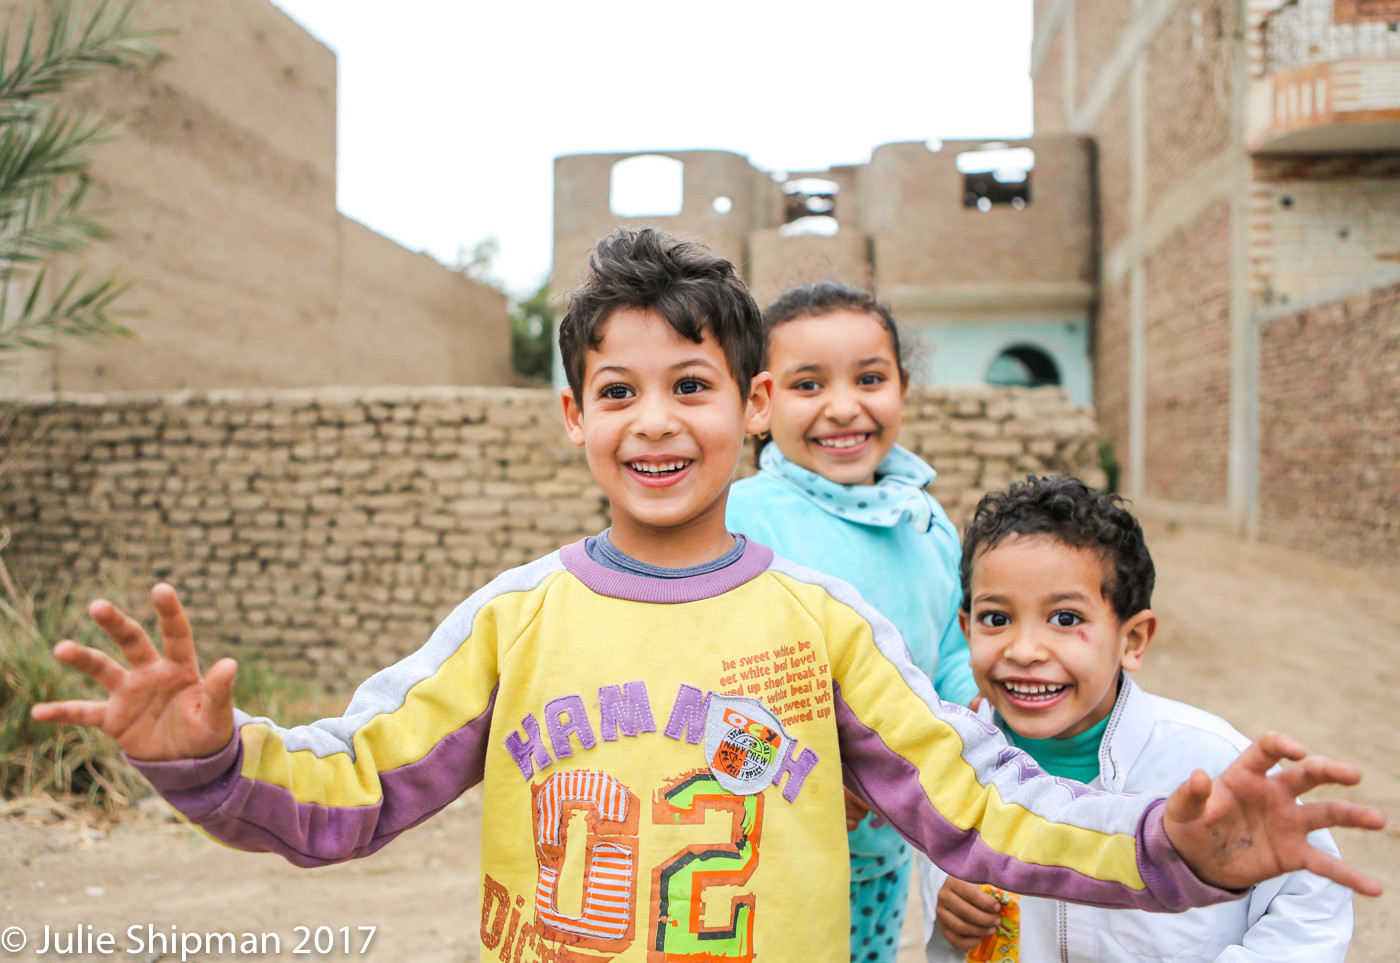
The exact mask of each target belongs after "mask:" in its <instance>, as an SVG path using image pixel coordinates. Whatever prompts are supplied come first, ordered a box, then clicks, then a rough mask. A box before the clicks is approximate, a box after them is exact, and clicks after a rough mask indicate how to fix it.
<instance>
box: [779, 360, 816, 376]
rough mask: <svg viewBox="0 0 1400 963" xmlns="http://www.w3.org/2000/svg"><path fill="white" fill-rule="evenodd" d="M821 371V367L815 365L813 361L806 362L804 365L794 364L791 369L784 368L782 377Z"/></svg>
mask: <svg viewBox="0 0 1400 963" xmlns="http://www.w3.org/2000/svg"><path fill="white" fill-rule="evenodd" d="M821 370H823V368H822V366H821V365H819V364H817V363H816V362H815V361H808V362H807V363H806V364H795V365H793V366H792V367H791V368H785V369H784V370H783V377H787V376H788V375H795V374H801V373H802V372H804V371H821Z"/></svg>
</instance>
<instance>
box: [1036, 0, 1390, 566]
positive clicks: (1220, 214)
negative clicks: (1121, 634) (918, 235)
mask: <svg viewBox="0 0 1400 963" xmlns="http://www.w3.org/2000/svg"><path fill="white" fill-rule="evenodd" d="M1035 19H1036V24H1035V40H1034V46H1033V53H1032V74H1033V77H1034V81H1035V124H1036V134H1037V136H1040V135H1043V134H1060V133H1071V134H1078V135H1082V136H1089V137H1092V138H1093V140H1094V142H1095V143H1096V145H1097V151H1098V155H1097V165H1096V167H1097V175H1096V178H1097V182H1098V196H1099V205H1098V207H1099V210H1098V227H1099V264H1098V274H1099V276H1098V290H1099V297H1098V306H1097V311H1096V314H1095V323H1094V332H1093V338H1092V342H1093V354H1094V369H1095V402H1096V405H1097V408H1098V415H1099V419H1100V422H1101V425H1102V427H1103V430H1104V432H1105V433H1106V434H1107V435H1108V437H1109V438H1111V439H1112V441H1113V443H1114V446H1115V449H1116V452H1117V455H1118V458H1119V460H1120V462H1121V464H1122V466H1123V479H1122V483H1121V487H1122V488H1123V489H1124V490H1125V491H1126V492H1127V493H1129V494H1130V495H1132V496H1133V497H1134V498H1135V499H1136V500H1137V501H1138V502H1139V504H1142V505H1144V506H1146V507H1149V508H1152V509H1157V510H1161V511H1165V512H1168V513H1171V514H1175V515H1179V516H1192V517H1197V518H1204V519H1207V520H1213V521H1217V522H1220V523H1223V524H1226V525H1228V526H1230V527H1232V528H1237V529H1240V530H1244V531H1248V532H1251V533H1255V534H1258V535H1259V536H1261V537H1263V538H1266V539H1270V540H1275V541H1279V542H1283V543H1289V544H1295V545H1300V546H1305V547H1311V548H1317V549H1320V550H1323V551H1327V552H1328V553H1329V554H1333V555H1337V556H1340V557H1343V558H1349V559H1354V560H1357V561H1363V560H1370V561H1374V562H1379V563H1382V564H1385V565H1387V566H1390V565H1395V564H1396V559H1397V558H1400V0H1287V2H1284V0H1036V3H1035Z"/></svg>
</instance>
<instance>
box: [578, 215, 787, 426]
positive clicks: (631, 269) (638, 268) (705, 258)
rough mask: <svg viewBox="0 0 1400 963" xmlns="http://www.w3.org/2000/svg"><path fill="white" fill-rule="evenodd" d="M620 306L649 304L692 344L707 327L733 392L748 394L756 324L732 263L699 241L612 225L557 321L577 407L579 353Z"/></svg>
mask: <svg viewBox="0 0 1400 963" xmlns="http://www.w3.org/2000/svg"><path fill="white" fill-rule="evenodd" d="M622 308H636V309H638V310H648V309H649V310H653V311H655V312H656V313H657V314H659V315H661V317H663V318H664V319H665V320H666V323H667V324H669V325H670V326H671V328H672V329H673V330H674V331H675V332H676V333H677V334H679V335H680V336H681V337H683V338H688V339H690V340H691V341H694V342H695V343H696V344H699V343H700V342H701V341H702V340H704V337H705V332H707V331H708V332H709V333H710V335H711V336H712V337H713V338H714V339H715V341H716V342H718V344H719V346H720V349H721V350H723V351H724V359H725V361H727V362H728V363H729V373H730V374H732V375H733V376H734V380H735V381H736V382H738V384H739V394H740V396H741V397H744V398H747V397H748V394H749V384H750V383H751V382H752V381H753V379H754V376H755V375H757V374H758V373H759V372H760V371H762V370H763V324H762V318H761V316H760V315H759V312H758V304H757V303H755V301H754V299H753V295H751V294H750V293H749V289H748V288H747V287H745V285H744V282H743V280H742V279H741V278H740V277H739V274H738V272H737V271H735V270H734V265H733V264H731V263H730V262H729V261H727V260H725V259H724V258H722V257H720V256H719V255H718V254H715V253H714V252H713V251H711V250H710V249H709V248H707V247H706V246H705V245H704V244H702V243H700V242H699V241H692V240H682V239H681V238H677V237H672V236H671V235H669V234H666V233H664V232H662V231H657V230H654V229H652V228H649V227H644V228H640V229H637V228H630V227H619V228H618V229H617V230H616V231H613V232H612V233H611V234H609V235H608V236H607V237H605V238H603V239H602V240H601V241H599V242H598V244H597V246H596V247H595V248H594V249H593V253H592V254H590V255H589V257H588V276H587V277H586V278H585V279H584V282H583V284H582V286H580V287H579V289H578V290H577V291H574V292H573V293H572V294H571V295H570V296H569V309H568V310H567V311H566V312H565V313H564V317H563V318H562V319H561V320H560V322H559V357H560V359H561V360H562V361H563V365H564V374H565V376H566V377H567V378H568V380H569V387H570V388H572V389H573V392H574V400H575V401H577V402H578V404H579V405H580V406H582V404H583V368H584V364H583V361H584V355H585V354H586V353H587V352H588V350H589V349H590V348H595V349H596V348H597V347H598V345H599V344H600V343H601V342H602V327H603V324H604V322H606V321H607V320H608V318H610V317H611V316H612V314H613V312H614V311H617V310H619V309H622Z"/></svg>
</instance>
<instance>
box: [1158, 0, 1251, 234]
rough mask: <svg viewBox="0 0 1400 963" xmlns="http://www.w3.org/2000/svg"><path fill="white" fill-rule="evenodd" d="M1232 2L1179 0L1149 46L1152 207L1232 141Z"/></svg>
mask: <svg viewBox="0 0 1400 963" xmlns="http://www.w3.org/2000/svg"><path fill="white" fill-rule="evenodd" d="M1231 8H1232V4H1230V3H1227V2H1225V0H1194V2H1191V3H1179V4H1177V5H1176V7H1175V8H1174V9H1173V11H1172V13H1171V15H1170V16H1168V17H1167V18H1166V20H1165V21H1164V22H1163V24H1162V26H1161V29H1160V30H1158V32H1157V33H1156V35H1155V36H1154V37H1153V38H1152V43H1151V44H1150V45H1148V48H1147V51H1146V54H1145V55H1146V57H1147V64H1148V67H1147V70H1148V78H1149V81H1148V84H1147V106H1146V113H1147V189H1148V207H1149V208H1155V207H1157V206H1158V205H1160V204H1162V203H1163V202H1164V201H1166V200H1167V199H1168V198H1169V196H1170V195H1171V193H1172V192H1173V191H1175V190H1176V189H1177V188H1178V187H1180V186H1181V184H1182V182H1183V181H1185V180H1186V179H1187V178H1188V177H1190V176H1191V175H1192V174H1193V173H1195V172H1196V170H1197V169H1198V168H1200V167H1201V166H1202V165H1204V164H1205V163H1207V162H1208V161H1210V160H1211V159H1212V158H1214V157H1216V155H1218V154H1220V152H1221V151H1223V150H1225V149H1226V148H1227V147H1228V146H1229V144H1230V102H1231V97H1232V96H1234V93H1233V91H1232V87H1231V78H1230V55H1229V46H1230V42H1231V40H1230V34H1231V31H1232V29H1233V27H1234V25H1233V20H1234V17H1233V14H1232V12H1231Z"/></svg>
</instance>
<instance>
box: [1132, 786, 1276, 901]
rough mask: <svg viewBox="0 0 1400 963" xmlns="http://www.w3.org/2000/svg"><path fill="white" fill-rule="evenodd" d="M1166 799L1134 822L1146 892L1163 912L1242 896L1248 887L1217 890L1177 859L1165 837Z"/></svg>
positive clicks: (1140, 871)
mask: <svg viewBox="0 0 1400 963" xmlns="http://www.w3.org/2000/svg"><path fill="white" fill-rule="evenodd" d="M1166 804H1167V801H1166V800H1165V799H1158V800H1156V801H1155V802H1153V803H1152V804H1151V805H1149V806H1148V807H1147V809H1146V811H1145V812H1143V814H1142V821H1141V823H1139V825H1138V836H1137V840H1138V841H1137V858H1138V873H1139V874H1140V875H1141V876H1142V881H1143V882H1144V883H1145V884H1147V889H1148V892H1150V893H1152V894H1153V895H1154V896H1156V897H1157V899H1158V901H1159V902H1160V903H1161V905H1162V909H1164V910H1166V911H1167V912H1177V911H1179V910H1184V909H1190V908H1191V907H1193V906H1209V905H1211V904H1212V903H1226V902H1229V901H1230V900H1234V899H1240V898H1241V897H1243V896H1245V895H1246V894H1247V893H1248V892H1249V890H1248V889H1221V888H1220V887H1219V886H1212V885H1211V884H1210V883H1207V882H1206V881H1204V880H1203V879H1201V878H1200V877H1199V876H1197V875H1196V871H1195V870H1193V869H1192V868H1191V867H1190V866H1188V865H1187V863H1186V861H1185V860H1184V859H1182V858H1181V854H1180V853H1178V852H1177V850H1176V847H1175V846H1173V845H1172V841H1171V840H1170V839H1169V838H1167V830H1166V826H1165V825H1164V823H1163V816H1164V814H1165V811H1166Z"/></svg>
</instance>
